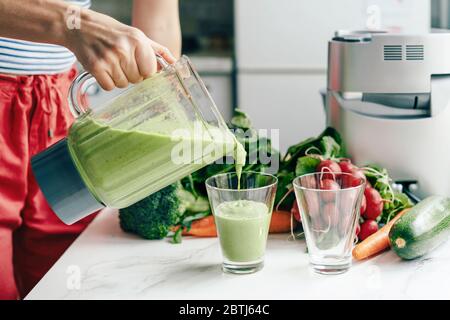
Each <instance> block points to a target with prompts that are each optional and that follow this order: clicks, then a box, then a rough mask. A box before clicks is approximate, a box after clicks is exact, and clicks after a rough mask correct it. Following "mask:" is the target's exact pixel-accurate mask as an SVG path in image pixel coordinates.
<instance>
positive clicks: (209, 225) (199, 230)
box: [182, 215, 217, 237]
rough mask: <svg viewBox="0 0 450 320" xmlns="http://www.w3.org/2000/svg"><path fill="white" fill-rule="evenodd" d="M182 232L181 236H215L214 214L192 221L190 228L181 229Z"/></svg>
mask: <svg viewBox="0 0 450 320" xmlns="http://www.w3.org/2000/svg"><path fill="white" fill-rule="evenodd" d="M182 234H183V236H194V237H217V230H216V224H215V223H214V216H212V215H209V216H207V217H204V218H201V219H198V220H195V221H192V224H191V228H190V229H189V230H187V229H185V230H183V233H182Z"/></svg>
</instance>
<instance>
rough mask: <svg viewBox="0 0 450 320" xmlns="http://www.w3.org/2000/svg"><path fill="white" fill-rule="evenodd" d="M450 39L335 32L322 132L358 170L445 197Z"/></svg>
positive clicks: (449, 165)
mask: <svg viewBox="0 0 450 320" xmlns="http://www.w3.org/2000/svg"><path fill="white" fill-rule="evenodd" d="M449 98H450V33H444V32H441V33H430V34H423V35H402V34H389V33H383V32H375V33H374V32H359V31H355V32H342V31H340V32H336V35H335V37H334V38H333V39H332V40H331V41H329V45H328V81H327V93H326V99H325V107H326V113H327V124H328V125H330V126H333V127H335V128H336V129H337V130H339V132H340V133H341V134H342V137H343V139H344V141H345V143H346V147H347V151H348V153H349V155H350V156H351V157H352V159H353V160H354V162H355V163H357V164H358V165H364V164H368V163H376V164H379V165H381V166H383V167H386V168H387V169H388V170H389V172H390V173H391V175H392V176H393V178H394V179H396V180H417V181H418V189H417V190H416V194H417V195H419V196H420V197H424V196H427V195H430V194H442V195H449V196H450V104H449Z"/></svg>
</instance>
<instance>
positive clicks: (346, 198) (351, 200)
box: [339, 189, 359, 235]
mask: <svg viewBox="0 0 450 320" xmlns="http://www.w3.org/2000/svg"><path fill="white" fill-rule="evenodd" d="M358 194H359V191H358V190H356V189H354V190H346V191H343V192H342V194H341V195H340V210H341V211H340V212H341V213H340V218H339V220H340V222H339V233H340V234H341V235H344V234H347V233H348V232H349V231H350V230H349V228H350V227H351V226H352V225H353V223H354V219H357V218H359V212H356V213H355V212H354V210H355V207H354V205H355V202H356V200H357V198H358Z"/></svg>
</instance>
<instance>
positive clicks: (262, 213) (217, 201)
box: [206, 172, 277, 274]
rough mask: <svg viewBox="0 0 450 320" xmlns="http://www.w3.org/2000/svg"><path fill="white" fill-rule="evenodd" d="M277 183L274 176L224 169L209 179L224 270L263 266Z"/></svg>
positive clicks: (244, 270) (249, 270)
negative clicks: (221, 172) (225, 170)
mask: <svg viewBox="0 0 450 320" xmlns="http://www.w3.org/2000/svg"><path fill="white" fill-rule="evenodd" d="M239 176H240V177H239ZM276 187H277V178H276V177H275V176H273V175H270V174H266V173H257V172H243V173H242V174H237V173H235V172H231V173H224V174H219V175H216V176H213V177H211V178H209V179H207V180H206V189H207V191H208V198H209V202H210V204H211V208H212V212H213V214H214V218H215V222H216V227H217V232H218V236H219V241H220V247H221V250H222V256H223V263H222V269H223V271H224V272H228V273H236V274H246V273H253V272H256V271H258V270H260V269H261V268H262V267H263V266H264V254H265V251H266V243H267V236H268V233H269V225H270V219H271V216H272V209H273V203H274V199H275V192H276Z"/></svg>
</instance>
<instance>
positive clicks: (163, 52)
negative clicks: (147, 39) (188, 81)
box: [152, 41, 177, 64]
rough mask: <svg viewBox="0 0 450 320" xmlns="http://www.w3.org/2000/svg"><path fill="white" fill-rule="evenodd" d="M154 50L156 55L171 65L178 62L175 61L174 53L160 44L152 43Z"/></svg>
mask: <svg viewBox="0 0 450 320" xmlns="http://www.w3.org/2000/svg"><path fill="white" fill-rule="evenodd" d="M152 48H153V51H154V52H155V53H157V54H159V55H160V56H161V57H163V58H164V60H166V61H167V62H168V63H169V64H172V63H175V61H177V59H175V57H174V56H173V54H172V52H170V50H169V49H167V48H166V47H164V46H162V45H160V44H159V43H156V42H154V41H152Z"/></svg>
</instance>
